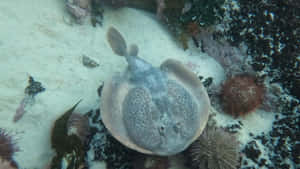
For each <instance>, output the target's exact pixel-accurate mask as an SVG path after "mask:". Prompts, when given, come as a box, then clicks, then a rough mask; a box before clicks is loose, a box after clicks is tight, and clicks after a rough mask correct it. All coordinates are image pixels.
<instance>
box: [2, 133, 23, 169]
mask: <svg viewBox="0 0 300 169" xmlns="http://www.w3.org/2000/svg"><path fill="white" fill-rule="evenodd" d="M17 151H19V148H18V147H17V146H16V143H15V140H14V138H13V137H12V136H11V135H10V133H8V132H7V131H6V130H5V129H2V128H0V168H1V169H18V168H19V167H18V164H17V163H16V162H15V160H14V158H13V156H14V153H15V152H17Z"/></svg>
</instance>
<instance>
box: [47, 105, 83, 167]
mask: <svg viewBox="0 0 300 169" xmlns="http://www.w3.org/2000/svg"><path fill="white" fill-rule="evenodd" d="M78 103H79V102H78ZM78 103H77V104H75V105H74V106H73V107H72V108H71V109H69V110H68V111H66V112H65V113H64V114H63V115H62V116H61V117H60V118H58V119H57V120H56V121H55V123H54V126H53V129H52V135H51V147H52V148H53V149H54V150H55V151H56V155H55V156H54V157H53V158H52V161H51V169H61V168H63V166H64V167H65V168H67V169H79V168H83V167H84V166H85V165H86V164H85V147H84V145H85V144H84V139H85V137H87V134H86V132H84V130H86V129H87V127H86V126H87V124H83V123H85V122H87V121H85V120H80V121H76V120H75V119H78V117H77V115H76V116H75V117H74V116H73V115H74V114H73V111H74V110H75V108H76V106H77V105H78ZM72 116H73V117H72ZM74 120H75V121H74ZM75 125H77V126H75ZM74 127H75V128H76V127H77V130H74Z"/></svg>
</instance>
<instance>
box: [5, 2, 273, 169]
mask: <svg viewBox="0 0 300 169" xmlns="http://www.w3.org/2000/svg"><path fill="white" fill-rule="evenodd" d="M69 19H70V16H69V14H68V13H67V12H66V10H65V7H64V1H63V0H26V1H24V0H14V1H12V0H1V1H0V58H1V61H0V82H1V83H0V93H1V94H0V128H5V129H6V130H8V131H10V132H11V133H14V137H15V138H16V139H17V146H18V147H19V148H20V151H19V152H17V153H16V154H15V157H14V158H15V160H16V162H17V163H18V164H19V165H20V168H22V169H25V168H26V169H33V168H38V169H40V168H43V166H45V165H46V164H47V163H48V162H49V160H50V159H51V157H52V155H53V153H54V152H53V151H52V150H51V148H50V130H51V127H52V125H53V122H54V120H55V119H57V118H58V117H59V116H60V115H61V114H62V113H63V112H65V111H66V110H67V109H69V108H70V107H71V106H73V105H74V103H76V102H77V101H78V100H80V99H82V102H81V103H80V104H79V106H78V107H77V109H76V111H77V112H80V113H85V112H87V111H88V110H90V109H95V108H97V107H98V106H99V97H98V96H97V92H96V91H97V88H98V87H99V85H100V84H101V83H102V82H103V81H104V80H105V79H107V78H108V77H110V76H112V75H113V74H114V73H116V72H121V71H123V70H124V69H125V68H126V65H127V63H126V62H125V59H123V58H122V57H119V56H117V55H115V54H114V53H113V52H112V50H111V48H110V47H109V45H108V43H107V41H106V32H107V30H108V28H109V27H110V26H114V27H115V28H117V29H118V30H119V31H120V32H121V33H122V34H123V35H124V37H125V39H126V41H127V42H128V43H136V44H137V45H138V46H139V48H140V50H139V56H140V57H142V58H144V59H145V60H147V61H149V62H150V63H152V64H153V65H155V66H159V65H160V64H161V63H162V62H163V61H164V60H166V59H168V58H173V59H177V60H179V61H181V62H183V63H184V64H190V63H193V65H194V67H193V69H192V70H193V71H194V72H195V73H197V75H201V76H204V77H213V78H214V83H220V82H221V81H222V80H223V79H224V74H223V72H224V71H223V70H222V68H221V66H220V65H219V64H218V63H217V62H215V61H214V60H213V59H212V58H210V57H209V56H208V55H206V54H204V53H201V51H200V50H199V49H196V48H190V49H189V50H186V51H184V50H183V49H182V48H181V47H180V46H179V45H178V44H176V42H175V41H174V39H172V37H171V35H170V34H169V33H168V31H167V30H166V29H165V28H164V27H163V26H161V24H160V23H159V22H158V21H157V20H156V18H155V16H153V15H151V14H148V13H145V12H143V11H140V10H135V9H129V8H122V9H119V10H114V11H111V10H110V9H105V13H104V23H103V26H102V27H96V28H95V27H93V26H92V25H91V24H90V23H89V22H87V23H84V24H82V25H78V24H75V23H74V24H72V23H71V22H70V20H69ZM191 46H192V45H191ZM83 55H85V56H88V57H90V58H91V59H93V60H95V61H96V62H98V63H99V66H98V67H96V68H93V69H91V68H87V67H85V66H83V64H82V61H81V60H82V56H83ZM29 76H33V77H34V79H35V80H37V81H39V82H41V83H42V85H43V86H44V87H45V88H46V90H45V91H44V92H42V93H40V94H38V95H37V96H36V97H35V102H34V104H32V106H31V107H29V108H28V109H27V111H26V114H25V115H24V116H23V117H22V119H21V120H19V121H18V122H17V123H14V122H13V116H14V114H15V112H16V109H17V108H18V106H19V104H20V102H21V100H22V99H23V98H24V96H25V94H24V89H25V87H26V86H27V85H28V77H29ZM257 111H258V112H257V113H252V114H251V115H249V116H246V117H244V118H241V119H240V120H241V121H242V122H243V124H244V127H243V129H242V130H240V131H239V133H238V137H239V141H240V142H241V146H243V144H245V143H247V142H248V140H249V139H250V138H249V133H250V132H251V133H253V134H254V135H255V133H260V132H262V131H265V132H268V131H269V130H270V129H271V125H272V121H273V119H274V115H273V113H272V112H264V111H262V110H257ZM216 119H217V122H218V125H220V126H225V125H226V124H228V123H231V119H232V118H231V117H229V116H226V115H223V114H218V115H217V117H216ZM263 153H264V152H263ZM266 158H267V157H266ZM101 166H102V167H100V168H105V167H104V165H101ZM94 168H97V167H94Z"/></svg>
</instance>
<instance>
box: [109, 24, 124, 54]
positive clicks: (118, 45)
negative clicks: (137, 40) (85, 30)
mask: <svg viewBox="0 0 300 169" xmlns="http://www.w3.org/2000/svg"><path fill="white" fill-rule="evenodd" d="M106 38H107V41H108V43H109V45H110V47H111V48H112V50H113V51H114V52H115V54H117V55H119V56H127V46H126V41H125V39H124V38H123V37H122V35H121V33H120V32H119V31H118V30H117V29H115V28H114V27H110V28H109V29H108V32H107V35H106Z"/></svg>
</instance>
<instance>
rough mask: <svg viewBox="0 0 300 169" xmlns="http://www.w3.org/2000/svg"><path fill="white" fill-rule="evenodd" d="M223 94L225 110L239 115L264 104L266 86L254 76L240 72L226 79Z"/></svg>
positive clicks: (236, 115)
mask: <svg viewBox="0 0 300 169" xmlns="http://www.w3.org/2000/svg"><path fill="white" fill-rule="evenodd" d="M221 95H222V97H221V100H222V104H223V106H224V111H225V112H226V113H228V114H230V115H233V116H235V117H238V116H240V115H245V114H247V113H249V112H251V111H253V110H255V109H256V108H257V107H258V106H260V105H261V104H262V102H263V98H264V87H263V85H262V84H259V83H258V82H257V80H256V78H255V77H254V76H251V75H248V74H240V75H236V76H233V77H231V78H229V79H228V80H226V82H225V83H224V85H223V87H222V94H221Z"/></svg>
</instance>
